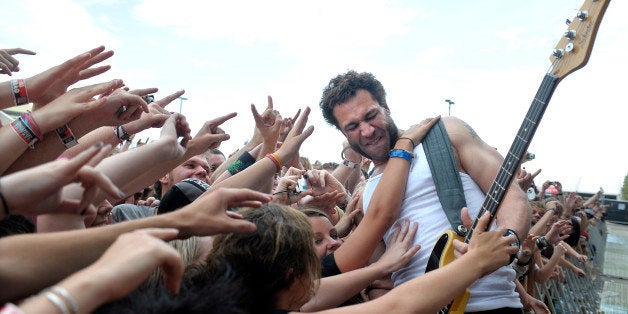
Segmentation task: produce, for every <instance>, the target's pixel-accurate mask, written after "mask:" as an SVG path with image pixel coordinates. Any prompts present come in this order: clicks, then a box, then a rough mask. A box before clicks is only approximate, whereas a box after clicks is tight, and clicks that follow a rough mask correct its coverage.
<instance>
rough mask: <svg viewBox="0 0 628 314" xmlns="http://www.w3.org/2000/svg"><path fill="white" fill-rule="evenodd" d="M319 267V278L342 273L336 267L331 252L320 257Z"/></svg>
mask: <svg viewBox="0 0 628 314" xmlns="http://www.w3.org/2000/svg"><path fill="white" fill-rule="evenodd" d="M321 268H322V271H321V278H325V277H331V276H335V275H339V274H341V273H342V272H341V271H340V269H338V265H336V259H335V258H334V253H333V252H332V253H331V254H329V255H327V256H325V257H323V259H321Z"/></svg>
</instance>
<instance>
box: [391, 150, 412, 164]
mask: <svg viewBox="0 0 628 314" xmlns="http://www.w3.org/2000/svg"><path fill="white" fill-rule="evenodd" d="M388 157H389V158H394V157H399V158H403V159H405V160H407V161H409V162H410V163H412V160H413V159H414V154H413V153H410V152H408V151H406V150H403V149H393V150H391V151H390V155H389V156H388Z"/></svg>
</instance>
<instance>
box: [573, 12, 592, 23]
mask: <svg viewBox="0 0 628 314" xmlns="http://www.w3.org/2000/svg"><path fill="white" fill-rule="evenodd" d="M576 17H577V18H579V19H580V21H584V20H586V19H587V18H588V17H589V11H578V13H577V14H576Z"/></svg>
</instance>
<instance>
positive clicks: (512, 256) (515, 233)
mask: <svg viewBox="0 0 628 314" xmlns="http://www.w3.org/2000/svg"><path fill="white" fill-rule="evenodd" d="M509 235H514V236H515V239H516V240H515V242H513V243H512V244H510V246H516V247H517V249H519V248H521V242H520V241H519V235H518V234H517V232H515V230H512V229H506V232H505V233H504V236H505V237H507V236H509ZM516 257H517V253H514V254H512V255H510V263H509V264H512V262H513V261H514V260H515V258H516Z"/></svg>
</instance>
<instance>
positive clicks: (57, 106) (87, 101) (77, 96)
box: [32, 80, 123, 134]
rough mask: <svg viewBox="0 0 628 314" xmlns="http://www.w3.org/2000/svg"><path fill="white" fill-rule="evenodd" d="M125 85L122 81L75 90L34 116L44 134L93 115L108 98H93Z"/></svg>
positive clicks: (37, 111) (39, 110) (38, 111)
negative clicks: (81, 116) (76, 119)
mask: <svg viewBox="0 0 628 314" xmlns="http://www.w3.org/2000/svg"><path fill="white" fill-rule="evenodd" d="M122 85H123V82H122V80H112V81H110V82H105V83H100V84H94V85H90V86H85V87H80V88H75V89H72V90H70V91H69V92H67V93H64V94H63V95H61V96H60V97H58V98H56V99H55V100H53V101H52V102H50V103H49V104H48V105H47V106H45V107H42V108H41V109H38V110H35V111H33V113H32V115H33V118H34V120H35V121H37V124H38V125H39V128H40V129H41V132H42V133H44V134H45V133H47V132H50V131H52V130H54V129H55V128H57V127H60V126H62V125H64V124H66V123H68V122H69V121H70V120H72V119H74V118H75V117H77V116H80V115H82V114H86V116H87V115H91V114H92V112H94V111H96V110H97V109H102V107H103V106H105V105H106V104H107V101H108V99H107V97H101V98H100V99H97V100H94V99H93V97H95V96H97V95H101V94H103V93H106V92H108V91H110V90H112V89H116V88H119V87H120V86H122Z"/></svg>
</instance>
